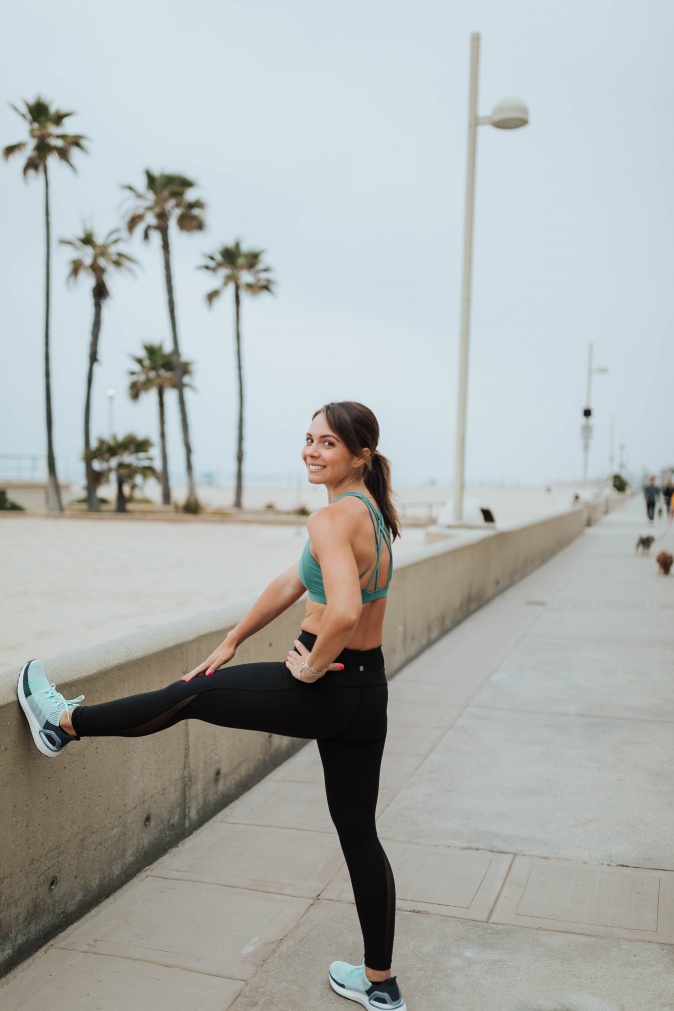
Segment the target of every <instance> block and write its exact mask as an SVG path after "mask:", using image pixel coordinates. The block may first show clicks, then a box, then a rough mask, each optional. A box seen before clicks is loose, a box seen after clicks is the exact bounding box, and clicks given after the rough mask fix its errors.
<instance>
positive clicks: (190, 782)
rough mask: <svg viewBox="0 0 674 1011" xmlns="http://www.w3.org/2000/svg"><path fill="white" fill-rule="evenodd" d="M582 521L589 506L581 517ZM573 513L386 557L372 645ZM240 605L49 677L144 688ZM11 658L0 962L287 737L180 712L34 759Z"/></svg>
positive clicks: (100, 691) (391, 649) (406, 627)
mask: <svg viewBox="0 0 674 1011" xmlns="http://www.w3.org/2000/svg"><path fill="white" fill-rule="evenodd" d="M597 518H598V517H597ZM588 519H589V513H588V509H587V508H586V507H585V506H583V507H578V508H574V509H572V510H570V511H569V512H566V513H562V514H559V515H556V516H552V517H549V518H546V519H544V520H540V521H538V522H535V523H529V524H526V525H523V526H511V527H509V528H507V529H500V530H498V531H488V532H484V533H483V532H471V533H469V534H465V535H464V536H463V537H462V538H461V539H460V540H459V539H458V538H457V539H456V540H455V541H446V542H444V543H439V544H435V545H431V546H429V547H426V548H424V549H421V550H419V551H418V552H415V553H414V554H413V555H410V556H407V557H406V558H405V560H404V561H403V562H401V563H400V564H398V566H397V571H396V578H395V580H394V582H393V586H392V591H391V594H390V597H389V607H388V610H387V620H386V628H385V635H384V651H385V654H386V658H387V669H388V671H389V674H394V673H395V672H396V671H397V670H399V669H400V668H401V667H403V666H404V665H405V664H406V663H407V662H408V661H409V660H410V659H411V658H412V657H414V656H416V655H417V654H418V653H420V652H421V651H422V650H424V649H425V648H426V647H427V646H429V645H430V644H431V643H432V642H433V641H434V640H436V639H437V638H439V637H440V636H441V635H443V634H444V633H445V632H447V631H448V630H449V629H451V628H452V627H453V626H455V625H456V624H458V623H459V622H460V621H462V620H463V619H464V618H466V617H467V616H468V615H469V614H470V613H471V612H473V611H475V610H476V609H477V608H479V607H480V606H482V605H483V604H485V603H486V602H487V601H488V600H490V599H491V598H493V597H494V596H495V595H496V594H498V593H499V592H501V591H502V590H504V589H506V587H508V586H510V585H512V584H513V583H515V582H516V581H517V580H518V579H520V578H522V577H523V576H524V575H526V574H527V573H528V572H531V571H532V570H533V569H535V568H536V567H537V566H539V565H541V564H542V563H543V562H544V561H546V560H547V559H548V558H550V557H551V556H552V555H554V554H555V553H556V552H558V551H559V550H561V549H562V548H563V547H565V546H566V545H567V544H569V543H570V542H571V541H572V540H574V539H575V538H576V537H577V536H578V535H579V534H581V533H582V531H583V530H584V528H585V526H586V524H587V523H588ZM249 603H250V602H249V601H246V602H241V603H240V604H237V605H234V606H230V607H227V608H222V609H218V610H216V611H211V612H208V613H206V614H201V615H198V616H195V617H193V618H188V619H185V620H183V621H179V622H173V623H172V624H170V625H164V626H160V627H157V628H153V629H150V630H148V631H144V632H139V633H136V634H134V635H131V636H127V637H124V638H120V639H116V640H113V641H111V642H107V643H103V644H101V645H98V646H96V647H92V648H89V649H86V650H81V651H80V652H77V653H70V654H67V655H63V656H60V657H56V658H55V659H53V660H51V661H50V662H49V664H48V672H49V675H50V677H52V678H53V679H54V681H55V682H56V683H57V684H58V685H59V688H60V689H61V690H63V692H64V694H65V695H66V697H68V698H72V697H74V696H76V695H79V694H81V693H82V694H85V695H86V696H87V700H88V701H90V702H92V703H94V702H96V701H100V700H103V699H106V698H111V697H121V696H124V695H129V694H133V693H136V692H142V691H151V690H153V689H156V688H159V687H162V686H163V685H165V684H166V683H167V682H169V681H171V680H175V679H176V678H178V677H180V676H181V675H182V674H183V673H185V672H186V671H188V670H190V669H191V668H192V667H193V666H195V665H196V663H198V662H199V661H200V660H202V659H203V657H204V656H207V655H208V653H210V652H211V650H212V649H213V647H214V646H215V645H216V644H217V643H218V642H220V641H221V640H222V638H223V637H224V635H225V634H226V633H227V631H228V630H229V629H230V628H232V627H233V625H234V624H236V622H237V621H238V620H239V618H240V617H241V615H242V614H243V613H244V612H245V611H246V610H247V608H248V606H249ZM302 615H303V604H302V602H299V603H298V604H296V605H294V606H293V607H292V608H290V610H289V611H288V612H286V614H284V615H282V616H281V617H280V618H279V619H278V620H277V621H275V622H274V623H273V624H272V625H270V626H269V627H268V628H267V629H265V630H263V631H262V632H260V633H259V634H258V635H257V636H255V638H254V640H251V641H250V642H248V643H246V644H244V646H242V647H241V649H240V650H239V652H238V654H237V661H238V662H241V663H246V662H250V661H251V660H278V659H279V658H282V657H283V656H284V655H285V652H286V651H287V649H288V645H289V643H290V642H291V641H292V639H293V638H294V637H295V636H296V634H297V632H298V630H299V627H300V622H301V618H302ZM17 676H18V669H17V670H13V671H7V672H5V673H3V674H1V675H0V724H1V727H2V748H1V749H0V802H1V805H2V807H1V810H2V840H1V846H0V852H1V853H2V864H1V868H0V889H1V891H0V895H1V896H2V902H1V921H0V935H1V938H2V940H1V947H0V971H3V972H4V971H6V970H7V969H9V968H10V967H11V966H13V965H14V964H16V963H17V962H18V961H20V960H21V959H23V958H25V957H26V956H27V955H29V954H30V953H31V952H32V951H34V950H35V949H36V948H38V947H39V946H40V945H42V944H44V943H45V942H46V941H47V940H49V939H50V938H51V937H52V936H54V935H55V934H56V933H57V932H59V931H60V930H63V929H64V928H65V927H66V926H67V925H68V924H69V923H72V922H73V921H75V920H76V919H78V918H79V917H80V916H81V915H82V914H83V913H84V912H85V911H86V910H87V909H89V908H91V907H92V906H94V905H95V904H97V903H98V902H100V901H101V899H103V898H104V897H105V896H107V895H109V894H110V893H111V892H113V891H115V890H116V889H117V888H119V887H120V886H121V885H122V884H123V883H124V882H125V881H127V880H128V879H129V878H131V877H132V876H133V875H134V874H136V873H137V872H138V871H139V870H140V869H142V868H143V867H144V866H146V865H147V864H148V863H150V862H152V861H153V860H155V859H156V858H157V857H158V856H159V855H161V854H162V853H164V852H165V851H166V850H167V849H169V848H170V847H171V846H173V845H175V844H176V843H177V842H178V841H179V840H180V839H182V838H184V837H185V836H187V835H189V833H190V832H192V831H193V830H194V829H195V828H196V827H197V826H199V825H201V824H202V823H203V822H204V821H206V820H207V819H208V818H210V817H211V816H212V815H213V814H215V813H216V812H217V811H219V810H220V809H222V808H223V807H225V806H226V805H227V804H229V803H230V802H231V801H232V800H233V799H234V798H236V797H237V796H239V795H240V794H241V793H243V792H245V791H246V790H247V789H249V788H250V787H251V786H252V785H253V784H254V783H256V782H257V781H258V780H260V779H261V778H262V777H264V776H265V775H266V774H267V773H268V772H269V771H270V770H271V769H272V768H273V767H275V766H276V765H278V764H279V763H280V762H282V761H283V760H284V759H285V758H287V757H288V756H289V755H290V754H292V753H293V752H294V751H296V750H297V749H298V748H300V747H301V746H302V745H303V743H304V742H303V741H298V740H295V739H291V738H281V737H275V736H272V735H271V734H265V733H251V732H249V731H237V730H226V729H225V730H223V729H222V728H220V727H212V726H209V725H207V724H201V723H183V724H180V725H178V726H176V727H174V728H172V729H171V730H168V731H166V732H165V733H163V734H159V735H154V736H150V737H145V738H138V739H134V740H127V739H110V738H106V739H91V740H89V741H87V743H86V746H85V747H81V748H80V747H72V748H71V749H69V751H68V753H67V754H66V755H65V756H64V757H63V759H61V760H58V761H49V760H45V759H44V758H42V757H41V756H39V755H37V754H36V752H35V749H34V746H33V744H32V741H31V739H30V736H29V734H28V733H27V731H26V727H25V723H24V719H23V715H22V713H21V711H20V709H19V706H18V704H17V702H16V694H15V686H16V679H17Z"/></svg>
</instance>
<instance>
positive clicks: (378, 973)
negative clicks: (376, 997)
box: [365, 966, 393, 983]
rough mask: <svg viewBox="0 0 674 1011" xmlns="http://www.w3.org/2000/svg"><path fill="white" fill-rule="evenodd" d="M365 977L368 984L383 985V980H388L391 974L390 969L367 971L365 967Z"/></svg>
mask: <svg viewBox="0 0 674 1011" xmlns="http://www.w3.org/2000/svg"><path fill="white" fill-rule="evenodd" d="M365 975H366V976H367V978H368V979H369V981H370V983H383V982H384V980H385V979H390V978H391V976H392V975H393V974H392V972H391V970H390V969H383V970H380V969H368V967H367V966H365Z"/></svg>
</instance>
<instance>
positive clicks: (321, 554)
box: [308, 509, 363, 670]
mask: <svg viewBox="0 0 674 1011" xmlns="http://www.w3.org/2000/svg"><path fill="white" fill-rule="evenodd" d="M356 524H357V521H356V519H355V517H354V516H353V514H352V512H351V511H350V510H349V512H348V513H347V511H346V510H344V511H342V510H339V509H330V510H328V509H322V510H321V511H320V512H318V513H314V515H313V516H312V517H311V518H310V519H309V524H308V525H309V534H310V537H311V547H312V550H313V553H314V554H315V556H316V558H317V559H318V563H319V565H320V567H321V572H322V573H323V585H324V587H325V597H326V600H327V604H326V606H325V610H324V611H323V614H322V616H321V625H320V630H319V633H318V637H317V639H316V642H315V643H314V648H313V649H312V651H311V656H310V657H309V665H310V666H311V667H313V668H314V670H324V669H325V668H327V667H329V666H330V664H331V663H333V661H334V659H335V657H336V656H338V655H339V654H340V653H341V652H342V650H343V649H344V647H345V646H346V645H347V643H348V642H349V640H350V639H351V637H352V635H353V633H354V632H355V630H356V628H357V627H358V622H359V621H360V615H361V611H362V608H363V603H362V598H361V594H360V579H359V576H358V566H357V564H356V559H355V556H354V553H353V538H354V535H355V532H356Z"/></svg>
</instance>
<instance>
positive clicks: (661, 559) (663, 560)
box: [655, 551, 674, 576]
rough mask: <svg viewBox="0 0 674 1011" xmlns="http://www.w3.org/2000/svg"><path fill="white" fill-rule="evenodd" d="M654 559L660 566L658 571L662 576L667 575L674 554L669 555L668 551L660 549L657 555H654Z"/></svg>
mask: <svg viewBox="0 0 674 1011" xmlns="http://www.w3.org/2000/svg"><path fill="white" fill-rule="evenodd" d="M655 560H656V562H657V563H658V565H659V566H660V572H661V573H662V574H663V576H668V575H669V570H670V569H671V567H672V562H674V555H670V553H669V551H661V552H660V554H659V555H656V558H655Z"/></svg>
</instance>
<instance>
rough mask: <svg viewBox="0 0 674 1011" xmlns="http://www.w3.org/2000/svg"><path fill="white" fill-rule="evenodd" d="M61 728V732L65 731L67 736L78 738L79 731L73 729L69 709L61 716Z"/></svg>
mask: <svg viewBox="0 0 674 1011" xmlns="http://www.w3.org/2000/svg"><path fill="white" fill-rule="evenodd" d="M71 712H72V710H71ZM59 727H60V728H61V730H65V732H66V734H68V736H69V737H77V731H76V730H75V728H74V727H73V724H72V720H71V719H70V713H69V712H68V710H67V709H66V711H65V712H64V713H63V715H62V716H61V719H60V720H59Z"/></svg>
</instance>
